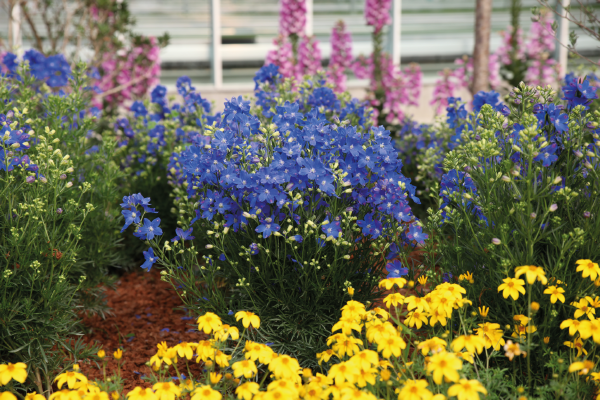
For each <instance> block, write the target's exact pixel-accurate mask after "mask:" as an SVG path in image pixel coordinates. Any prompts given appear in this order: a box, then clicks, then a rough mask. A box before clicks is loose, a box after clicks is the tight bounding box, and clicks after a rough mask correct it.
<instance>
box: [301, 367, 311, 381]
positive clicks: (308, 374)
mask: <svg viewBox="0 0 600 400" xmlns="http://www.w3.org/2000/svg"><path fill="white" fill-rule="evenodd" d="M312 376H313V373H312V369H310V368H303V369H302V377H304V378H306V379H309V378H312Z"/></svg>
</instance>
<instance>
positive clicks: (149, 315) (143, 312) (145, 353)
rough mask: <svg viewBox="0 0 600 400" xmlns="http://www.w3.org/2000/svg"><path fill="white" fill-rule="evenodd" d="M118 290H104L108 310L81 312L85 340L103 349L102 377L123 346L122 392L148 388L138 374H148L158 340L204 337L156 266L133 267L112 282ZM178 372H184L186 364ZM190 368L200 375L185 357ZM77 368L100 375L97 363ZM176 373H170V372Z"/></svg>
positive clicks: (111, 369) (112, 370)
mask: <svg viewBox="0 0 600 400" xmlns="http://www.w3.org/2000/svg"><path fill="white" fill-rule="evenodd" d="M116 286H117V290H116V291H114V290H111V289H107V292H106V294H107V300H108V306H109V307H110V308H111V310H112V315H108V316H107V317H106V319H102V318H101V317H100V316H94V317H91V318H88V317H84V319H83V323H84V324H85V326H86V327H88V328H89V329H90V332H89V334H88V335H86V337H85V338H86V341H87V342H94V341H96V342H98V343H99V344H101V345H102V348H103V349H104V350H105V352H106V357H105V360H106V361H107V369H106V373H107V376H110V375H113V374H115V373H116V371H117V362H116V360H115V359H114V358H113V352H114V351H115V350H116V349H118V348H121V349H123V358H122V360H121V362H122V363H123V365H122V368H121V376H122V377H123V378H124V380H125V391H129V390H132V389H133V388H135V387H136V386H142V387H148V386H149V384H148V382H146V381H144V380H142V377H143V376H150V375H151V370H150V368H149V367H148V366H146V365H145V364H146V362H148V361H149V360H150V357H152V356H153V355H154V354H156V350H157V347H156V345H157V344H158V343H160V342H162V341H165V342H167V344H168V345H169V346H175V345H176V344H178V343H180V342H198V341H200V340H204V339H206V338H207V336H206V335H205V334H204V333H200V332H198V329H197V325H196V323H195V320H196V318H195V317H194V318H192V317H191V316H188V315H187V314H186V313H185V311H184V310H183V309H182V306H183V304H182V302H181V300H180V299H179V297H178V296H177V294H176V293H175V291H174V290H173V288H172V286H171V284H169V283H167V282H163V281H161V280H160V274H159V272H158V271H157V270H152V271H150V272H143V271H135V272H131V273H128V274H126V275H123V276H122V277H121V279H119V281H117V284H116ZM182 364H183V369H182V370H181V371H180V372H182V373H185V375H187V371H186V369H185V364H184V363H182V362H180V363H179V366H180V367H181V365H182ZM190 365H191V366H192V373H194V375H195V376H196V377H198V376H199V373H200V366H199V365H197V364H196V363H195V362H194V361H191V362H190ZM80 367H81V372H82V373H84V374H85V375H86V376H87V377H88V378H89V379H92V380H93V379H102V370H101V369H99V368H98V367H97V366H96V365H94V364H93V363H92V364H80ZM172 375H173V376H174V375H175V372H172Z"/></svg>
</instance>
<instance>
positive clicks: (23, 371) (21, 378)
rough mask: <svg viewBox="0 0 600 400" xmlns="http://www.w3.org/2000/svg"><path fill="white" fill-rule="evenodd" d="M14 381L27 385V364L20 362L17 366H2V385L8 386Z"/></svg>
mask: <svg viewBox="0 0 600 400" xmlns="http://www.w3.org/2000/svg"><path fill="white" fill-rule="evenodd" d="M11 379H14V380H15V381H17V382H20V383H25V379H27V364H25V363H22V362H18V363H16V364H13V363H8V365H7V364H0V384H2V385H6V384H7V383H8V382H10V380H11Z"/></svg>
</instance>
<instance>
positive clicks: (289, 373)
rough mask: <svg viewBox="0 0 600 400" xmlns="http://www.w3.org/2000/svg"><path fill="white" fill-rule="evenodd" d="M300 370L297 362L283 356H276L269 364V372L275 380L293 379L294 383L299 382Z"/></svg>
mask: <svg viewBox="0 0 600 400" xmlns="http://www.w3.org/2000/svg"><path fill="white" fill-rule="evenodd" d="M301 369H302V368H300V364H298V360H296V359H295V358H292V357H290V356H288V355H285V354H278V355H277V357H274V358H273V359H272V360H271V363H270V364H269V371H271V372H272V373H273V375H275V378H276V379H293V380H294V381H295V382H297V381H299V380H300V376H299V373H300V371H301Z"/></svg>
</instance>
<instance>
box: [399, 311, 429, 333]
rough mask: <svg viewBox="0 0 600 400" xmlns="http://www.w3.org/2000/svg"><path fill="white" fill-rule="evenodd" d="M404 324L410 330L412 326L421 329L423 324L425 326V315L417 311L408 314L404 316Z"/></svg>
mask: <svg viewBox="0 0 600 400" xmlns="http://www.w3.org/2000/svg"><path fill="white" fill-rule="evenodd" d="M404 323H405V324H406V325H408V326H409V327H411V328H412V327H413V326H416V327H417V329H421V326H423V324H427V314H425V313H423V312H419V311H417V310H415V311H412V312H409V313H408V314H407V315H406V320H405V321H404Z"/></svg>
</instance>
